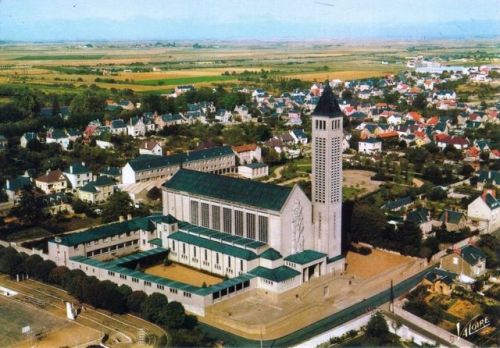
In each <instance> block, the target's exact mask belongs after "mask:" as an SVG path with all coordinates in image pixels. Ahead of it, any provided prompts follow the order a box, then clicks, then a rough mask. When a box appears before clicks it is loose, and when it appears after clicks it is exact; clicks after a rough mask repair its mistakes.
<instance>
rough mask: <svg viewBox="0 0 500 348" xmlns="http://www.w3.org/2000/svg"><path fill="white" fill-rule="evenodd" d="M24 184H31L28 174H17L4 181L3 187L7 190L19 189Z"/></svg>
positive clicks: (24, 185)
mask: <svg viewBox="0 0 500 348" xmlns="http://www.w3.org/2000/svg"><path fill="white" fill-rule="evenodd" d="M26 186H31V178H30V177H28V176H18V177H17V178H15V179H11V180H7V181H6V182H5V189H6V190H9V191H17V190H21V189H22V188H24V187H26Z"/></svg>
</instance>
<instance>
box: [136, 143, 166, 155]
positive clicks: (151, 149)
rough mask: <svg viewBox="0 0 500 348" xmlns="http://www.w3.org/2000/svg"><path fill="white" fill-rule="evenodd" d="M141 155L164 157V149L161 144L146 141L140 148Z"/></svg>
mask: <svg viewBox="0 0 500 348" xmlns="http://www.w3.org/2000/svg"><path fill="white" fill-rule="evenodd" d="M139 153H140V154H141V155H156V156H163V149H162V147H161V145H160V144H159V143H157V142H156V141H154V140H146V141H145V142H143V143H142V144H141V147H140V148H139Z"/></svg>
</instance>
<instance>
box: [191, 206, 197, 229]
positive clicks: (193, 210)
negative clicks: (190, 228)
mask: <svg viewBox="0 0 500 348" xmlns="http://www.w3.org/2000/svg"><path fill="white" fill-rule="evenodd" d="M191 223H192V224H193V225H198V202H197V201H191Z"/></svg>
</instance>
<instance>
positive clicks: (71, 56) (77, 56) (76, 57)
mask: <svg viewBox="0 0 500 348" xmlns="http://www.w3.org/2000/svg"><path fill="white" fill-rule="evenodd" d="M104 57H105V55H104V54H89V55H84V54H62V55H59V56H56V55H50V54H47V55H43V56H41V55H40V56H21V57H17V58H14V59H13V60H88V59H102V58H104Z"/></svg>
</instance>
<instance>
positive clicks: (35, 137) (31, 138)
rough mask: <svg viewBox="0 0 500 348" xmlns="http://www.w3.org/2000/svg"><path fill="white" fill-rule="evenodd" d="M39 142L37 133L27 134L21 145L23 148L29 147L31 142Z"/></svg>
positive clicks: (21, 140) (24, 135)
mask: <svg viewBox="0 0 500 348" xmlns="http://www.w3.org/2000/svg"><path fill="white" fill-rule="evenodd" d="M34 140H39V139H38V135H37V134H36V133H35V132H27V133H24V134H23V135H22V136H21V139H20V143H21V147H22V148H26V147H28V144H29V142H30V141H34Z"/></svg>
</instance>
